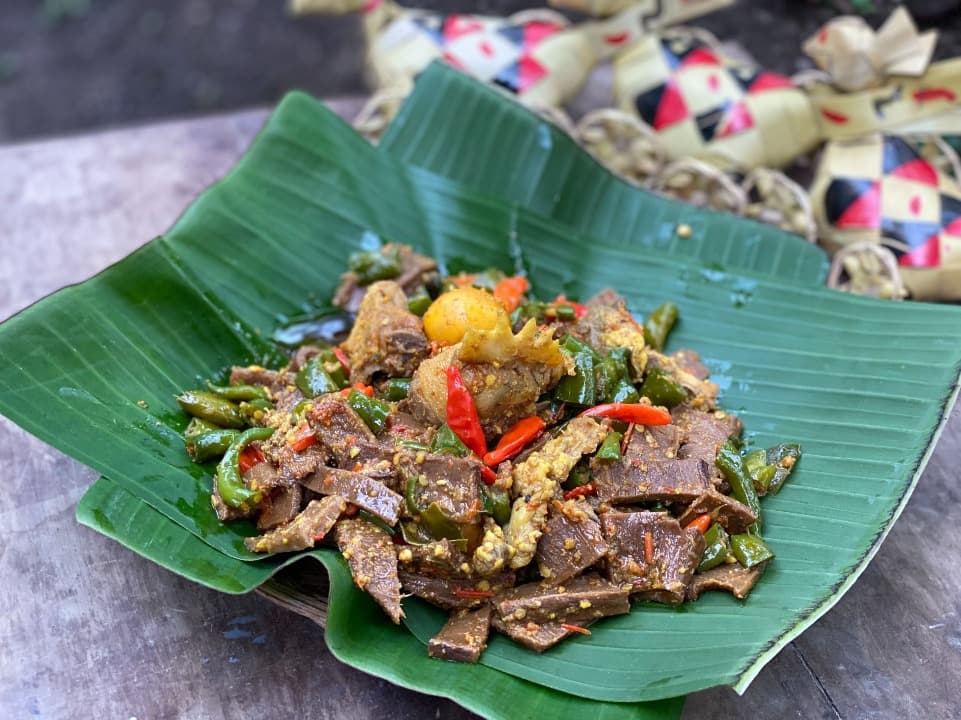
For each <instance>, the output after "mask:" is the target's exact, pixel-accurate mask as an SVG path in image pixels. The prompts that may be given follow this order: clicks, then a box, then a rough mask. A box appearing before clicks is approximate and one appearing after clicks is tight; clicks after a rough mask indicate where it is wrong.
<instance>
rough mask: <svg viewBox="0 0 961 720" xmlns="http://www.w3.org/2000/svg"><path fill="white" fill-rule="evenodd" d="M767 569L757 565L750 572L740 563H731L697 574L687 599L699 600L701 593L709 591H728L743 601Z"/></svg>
mask: <svg viewBox="0 0 961 720" xmlns="http://www.w3.org/2000/svg"><path fill="white" fill-rule="evenodd" d="M765 567H766V565H756V566H755V567H753V568H751V569H750V570H748V569H746V568H744V567H743V566H741V565H740V564H739V563H731V564H724V565H718V566H717V567H716V568H712V569H710V570H708V571H707V572H705V573H697V574H696V575H695V576H694V579H693V580H692V581H691V584H690V585H689V586H688V588H687V598H688V599H689V600H697V599H698V597H700V595H701V593H703V592H707V591H708V590H726V591H727V592H729V593H731V594H732V595H733V596H734V597H736V598H737V599H738V600H743V599H744V598H746V597H747V594H748V593H749V592H751V588H753V587H754V583H756V582H757V581H758V578H759V577H761V574H762V573H763V572H764V568H765Z"/></svg>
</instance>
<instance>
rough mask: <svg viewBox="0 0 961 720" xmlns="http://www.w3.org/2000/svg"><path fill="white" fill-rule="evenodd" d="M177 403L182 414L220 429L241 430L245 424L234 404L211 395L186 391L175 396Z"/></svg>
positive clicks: (197, 391)
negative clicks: (181, 409) (185, 413)
mask: <svg viewBox="0 0 961 720" xmlns="http://www.w3.org/2000/svg"><path fill="white" fill-rule="evenodd" d="M177 403H178V404H179V405H180V407H182V408H183V409H184V412H187V413H189V414H191V415H193V416H194V417H199V418H200V419H202V420H206V421H207V422H210V423H213V424H214V425H219V426H220V427H231V428H242V427H244V425H246V424H247V421H246V420H245V419H244V416H243V414H242V413H241V412H240V407H238V406H237V404H236V403H233V402H231V401H230V400H225V399H224V398H222V397H219V396H217V395H214V394H213V393H209V392H204V391H203V390H188V391H186V392H185V393H182V394H180V395H178V396H177Z"/></svg>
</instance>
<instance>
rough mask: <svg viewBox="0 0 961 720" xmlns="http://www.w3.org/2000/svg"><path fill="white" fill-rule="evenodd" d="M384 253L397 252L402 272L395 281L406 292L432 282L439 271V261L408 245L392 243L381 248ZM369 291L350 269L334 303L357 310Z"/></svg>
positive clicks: (414, 290)
mask: <svg viewBox="0 0 961 720" xmlns="http://www.w3.org/2000/svg"><path fill="white" fill-rule="evenodd" d="M380 252H382V253H384V254H388V253H397V258H398V260H399V261H400V274H399V275H398V276H397V277H396V278H394V281H395V282H396V283H397V284H398V285H400V286H401V287H402V288H403V290H404V293H406V294H407V295H413V294H414V293H416V292H417V291H418V290H420V289H422V288H423V287H424V285H425V284H426V283H428V282H430V279H431V276H432V275H434V276H435V275H436V273H437V261H435V260H434V259H433V258H429V257H425V256H424V255H420V254H418V253H415V252H414V251H413V250H412V249H411V248H410V246H408V245H397V244H394V243H390V244H388V245H384V247H382V248H381V249H380ZM366 293H367V287H366V286H364V285H361V284H360V283H359V282H358V281H357V274H356V273H354V272H352V271H348V272H346V273H344V274H343V275H341V276H340V285H338V286H337V291H336V292H335V293H334V300H333V302H334V305H337V306H338V307H342V308H344V310H346V311H347V312H357V310H359V309H360V304H361V301H363V299H364V295H365V294H366Z"/></svg>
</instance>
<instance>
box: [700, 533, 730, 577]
mask: <svg viewBox="0 0 961 720" xmlns="http://www.w3.org/2000/svg"><path fill="white" fill-rule="evenodd" d="M730 556H731V545H730V538H729V536H728V534H727V532H726V531H725V530H724V528H722V527H721V526H720V525H719V524H718V523H714V524H713V525H711V527H709V528H708V529H707V532H706V533H704V553H703V554H702V555H701V562H700V564H699V565H698V566H697V571H698V572H706V571H708V570H710V569H711V568H713V567H717V566H718V565H720V564H721V563H722V562H724V561H725V560H727V559H728V558H729V557H730Z"/></svg>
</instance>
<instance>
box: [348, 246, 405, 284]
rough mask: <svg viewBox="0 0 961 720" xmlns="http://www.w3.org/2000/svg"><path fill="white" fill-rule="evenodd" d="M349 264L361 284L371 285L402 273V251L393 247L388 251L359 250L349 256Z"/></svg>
mask: <svg viewBox="0 0 961 720" xmlns="http://www.w3.org/2000/svg"><path fill="white" fill-rule="evenodd" d="M347 266H348V267H349V268H350V269H351V270H353V271H354V273H355V274H356V275H357V282H358V283H359V284H361V285H370V284H371V283H373V282H376V281H378V280H390V279H391V278H395V277H397V276H398V275H400V253H399V252H398V251H397V250H396V249H393V248H392V249H390V250H388V251H386V252H378V251H373V252H357V253H353V254H352V255H351V256H350V258H348V260H347Z"/></svg>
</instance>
